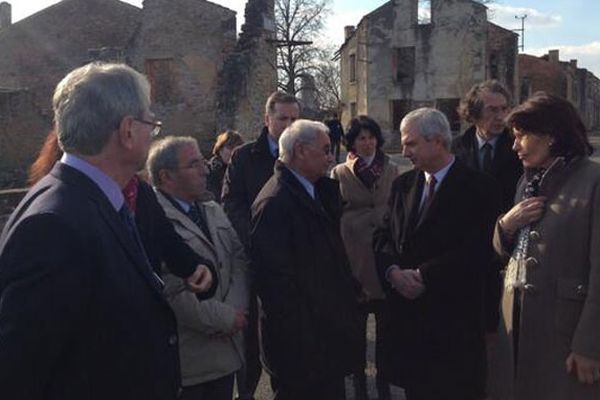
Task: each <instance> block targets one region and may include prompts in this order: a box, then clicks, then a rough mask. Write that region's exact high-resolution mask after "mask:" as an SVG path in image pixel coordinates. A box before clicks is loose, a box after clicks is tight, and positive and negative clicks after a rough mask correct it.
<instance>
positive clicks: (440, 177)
mask: <svg viewBox="0 0 600 400" xmlns="http://www.w3.org/2000/svg"><path fill="white" fill-rule="evenodd" d="M455 160H456V158H455V157H454V156H452V159H451V160H450V162H449V163H448V164H447V165H446V166H445V167H444V168H442V169H440V170H439V171H438V172H436V173H435V174H430V173H429V172H425V182H429V179H430V176H431V175H433V176H434V177H435V181H436V184H435V187H436V189H437V188H438V187H439V186H440V184H441V183H442V181H443V180H444V178H445V177H446V175H447V174H448V171H449V170H450V167H452V164H454V161H455Z"/></svg>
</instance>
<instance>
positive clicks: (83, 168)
mask: <svg viewBox="0 0 600 400" xmlns="http://www.w3.org/2000/svg"><path fill="white" fill-rule="evenodd" d="M60 162H61V163H63V164H65V165H68V166H69V167H71V168H74V169H76V170H77V171H79V172H81V173H82V174H84V175H85V176H87V177H88V178H90V179H91V180H92V181H93V182H94V183H95V184H96V185H97V186H98V187H99V188H100V190H101V191H102V193H104V195H105V196H106V197H107V198H108V201H110V204H111V205H112V206H113V208H114V209H115V210H116V211H119V210H120V209H121V207H123V203H124V201H125V198H124V197H123V192H121V187H120V186H119V184H118V183H117V182H116V181H115V180H114V179H112V178H111V177H110V176H108V175H106V174H105V173H104V172H102V170H100V169H99V168H97V167H95V166H94V165H92V164H90V163H88V162H87V161H85V160H83V159H81V158H79V157H77V156H75V155H73V154H69V153H64V154H63V156H62V158H61V159H60Z"/></svg>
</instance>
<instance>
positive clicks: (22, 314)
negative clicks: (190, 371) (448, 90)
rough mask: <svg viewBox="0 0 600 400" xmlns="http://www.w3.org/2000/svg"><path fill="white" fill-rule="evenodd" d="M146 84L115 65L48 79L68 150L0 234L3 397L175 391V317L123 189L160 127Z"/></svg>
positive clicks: (151, 395) (149, 395) (30, 399)
mask: <svg viewBox="0 0 600 400" xmlns="http://www.w3.org/2000/svg"><path fill="white" fill-rule="evenodd" d="M149 92H150V89H149V84H148V82H147V80H146V79H145V78H144V77H143V76H142V75H141V74H139V73H138V72H136V71H134V70H133V69H131V68H130V67H127V66H125V65H121V64H89V65H86V66H83V67H81V68H78V69H76V70H74V71H72V72H71V73H69V74H68V75H67V76H66V77H65V78H64V79H63V80H62V81H61V82H60V83H59V84H58V86H57V88H56V91H55V94H54V99H53V107H54V115H55V129H56V131H57V133H58V138H59V143H60V146H61V148H62V149H63V150H64V155H63V157H62V158H61V160H60V162H58V163H57V164H56V165H55V167H54V168H53V170H52V171H51V173H50V174H48V175H47V176H46V177H44V178H43V179H42V180H41V181H39V182H38V183H37V184H36V185H35V186H34V187H33V188H32V189H31V190H30V191H29V193H28V194H27V195H26V197H25V198H24V199H23V201H22V202H21V204H20V205H19V206H18V207H17V209H16V210H15V212H14V213H13V215H12V216H11V218H10V220H9V221H8V223H7V225H6V226H5V229H4V232H3V233H2V236H1V237H0V388H1V389H0V391H1V393H2V397H3V398H7V399H23V400H25V399H27V400H36V399H61V400H69V399H74V400H75V399H77V400H82V399H113V400H114V399H128V400H130V399H145V400H149V399H156V400H159V399H160V400H163V399H176V398H177V396H178V393H179V390H180V377H179V362H178V351H177V343H178V336H177V330H176V324H175V318H174V315H173V313H172V311H171V309H170V308H169V305H168V303H167V302H166V301H165V299H164V298H163V295H162V281H161V280H160V277H158V276H157V275H156V274H155V273H154V271H153V269H152V268H151V266H150V263H149V261H148V255H147V254H146V252H145V250H144V249H143V247H142V245H141V239H140V235H139V233H138V231H137V228H136V226H135V223H134V222H133V218H132V215H131V213H130V210H128V208H127V205H126V204H125V202H124V198H123V194H122V192H121V190H122V188H123V187H124V186H125V185H126V184H127V182H128V181H129V180H130V179H131V178H132V176H133V175H134V173H135V172H136V171H137V170H139V169H140V168H141V167H142V166H143V165H144V161H145V159H146V156H147V153H148V148H149V146H150V142H151V140H152V136H153V135H154V134H156V133H158V131H159V129H160V123H159V122H157V121H155V118H154V115H153V114H152V112H151V111H150V96H149ZM207 275H208V276H210V274H207ZM209 280H210V278H209ZM205 283H206V282H205ZM204 286H210V282H209V283H208V285H204Z"/></svg>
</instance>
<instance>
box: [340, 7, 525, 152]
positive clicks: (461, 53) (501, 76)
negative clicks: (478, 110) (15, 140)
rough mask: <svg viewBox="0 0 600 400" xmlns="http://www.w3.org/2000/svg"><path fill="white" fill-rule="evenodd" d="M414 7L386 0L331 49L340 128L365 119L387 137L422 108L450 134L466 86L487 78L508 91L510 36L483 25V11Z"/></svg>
mask: <svg viewBox="0 0 600 400" xmlns="http://www.w3.org/2000/svg"><path fill="white" fill-rule="evenodd" d="M422 4H424V3H423V2H421V1H419V0H392V1H389V2H387V3H386V4H384V5H383V6H381V7H379V8H378V9H376V10H374V11H373V12H371V13H370V14H368V15H366V16H364V17H363V18H362V20H361V21H360V22H359V24H358V25H357V26H356V27H353V26H349V27H346V28H345V38H346V39H345V43H344V44H343V45H342V47H341V48H340V50H339V54H340V68H341V80H342V87H341V94H342V102H343V112H342V122H343V123H344V124H346V123H347V122H348V121H349V120H350V118H352V117H353V116H355V115H358V114H368V115H369V116H371V117H372V118H374V119H375V120H376V121H378V122H379V123H380V125H381V127H382V129H383V130H384V132H387V133H390V132H392V131H394V130H397V129H398V126H399V124H400V121H401V120H402V118H403V117H404V115H406V113H408V112H409V111H411V110H413V109H415V108H419V107H423V106H430V107H436V108H438V109H440V110H441V111H443V112H444V113H445V114H446V115H447V116H448V119H449V120H450V122H451V125H452V129H453V130H454V131H458V130H460V120H459V118H458V114H457V111H456V109H457V107H458V104H459V101H460V98H461V97H462V96H463V95H464V94H465V93H466V92H467V91H468V90H469V88H470V87H471V86H472V85H473V84H475V83H477V82H481V81H483V80H485V79H492V78H493V79H498V80H499V81H501V82H502V83H504V84H505V85H506V86H507V87H508V88H509V90H510V91H511V92H513V93H514V92H515V88H516V86H517V73H516V67H517V39H518V38H517V35H516V34H515V33H514V32H511V31H508V30H506V29H504V28H501V27H499V26H497V25H494V24H492V23H491V22H489V21H488V19H487V8H486V7H485V6H484V5H482V4H480V3H478V2H476V1H471V0H452V1H446V0H431V2H426V3H425V4H426V6H427V8H426V9H422V8H420V6H421V5H422ZM391 138H396V139H397V135H392V136H391ZM391 144H392V146H394V145H397V143H394V140H392V141H391Z"/></svg>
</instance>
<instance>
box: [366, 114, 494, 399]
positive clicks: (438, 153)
mask: <svg viewBox="0 0 600 400" xmlns="http://www.w3.org/2000/svg"><path fill="white" fill-rule="evenodd" d="M400 130H401V135H402V139H401V140H402V145H403V155H404V156H405V157H407V158H409V159H410V160H411V162H412V163H413V165H414V169H413V170H411V171H408V172H406V173H404V174H402V175H401V176H399V177H398V178H397V179H396V181H395V182H394V184H393V186H392V192H391V196H390V201H389V212H388V217H387V223H386V226H385V227H384V228H382V229H380V230H378V231H376V233H375V238H374V246H375V255H376V263H377V268H378V271H379V273H380V277H381V279H382V282H383V283H384V285H385V287H386V289H387V290H388V292H389V296H388V298H387V300H386V301H387V305H388V306H389V307H390V310H389V313H388V314H386V315H390V316H392V317H390V318H389V319H388V320H387V321H386V326H385V327H384V330H385V331H386V335H385V337H386V340H389V347H386V348H388V349H390V350H389V351H388V352H386V353H385V354H384V360H383V363H384V364H385V365H386V368H385V369H384V372H385V373H387V374H388V375H389V376H388V377H387V379H388V380H389V381H390V382H393V383H396V384H397V385H399V386H402V387H404V388H405V390H406V395H407V399H408V400H442V399H444V400H449V399H452V400H479V399H483V398H484V397H485V393H484V380H485V344H484V332H485V329H484V318H483V290H484V277H485V273H484V269H482V268H481V264H482V263H483V262H484V261H486V260H488V259H489V257H490V256H491V251H492V248H491V238H492V226H493V222H494V218H495V216H496V215H497V213H498V208H499V204H498V194H497V188H496V185H495V183H494V181H493V180H492V179H491V178H489V177H487V176H486V175H485V174H482V173H480V172H478V171H475V170H472V169H470V168H468V167H466V166H465V165H464V164H463V163H462V162H460V161H459V160H457V159H455V157H454V156H453V155H452V153H451V152H450V145H451V133H450V127H449V124H448V121H447V119H446V117H445V116H444V115H443V114H442V113H441V112H439V111H437V110H434V109H430V108H421V109H418V110H415V111H412V112H410V113H409V114H407V115H406V116H405V118H404V119H403V120H402V123H401V125H400ZM386 345H387V343H386Z"/></svg>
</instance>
